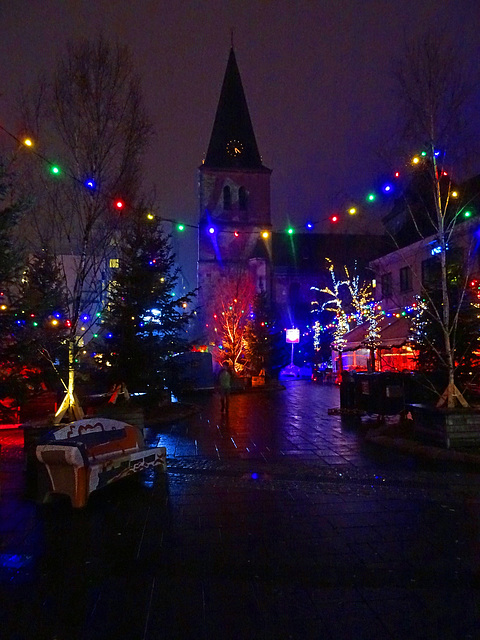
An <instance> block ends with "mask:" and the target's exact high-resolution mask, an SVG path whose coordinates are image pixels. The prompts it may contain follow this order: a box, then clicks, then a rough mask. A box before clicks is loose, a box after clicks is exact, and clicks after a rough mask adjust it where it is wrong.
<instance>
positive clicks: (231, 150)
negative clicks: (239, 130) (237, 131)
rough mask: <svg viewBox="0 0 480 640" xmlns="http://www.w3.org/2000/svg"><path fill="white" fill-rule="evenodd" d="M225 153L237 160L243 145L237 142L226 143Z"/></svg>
mask: <svg viewBox="0 0 480 640" xmlns="http://www.w3.org/2000/svg"><path fill="white" fill-rule="evenodd" d="M227 153H228V155H229V156H231V157H232V158H238V157H239V156H241V155H242V153H243V144H242V143H241V142H240V141H239V140H229V142H227Z"/></svg>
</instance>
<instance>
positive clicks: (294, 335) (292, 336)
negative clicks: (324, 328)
mask: <svg viewBox="0 0 480 640" xmlns="http://www.w3.org/2000/svg"><path fill="white" fill-rule="evenodd" d="M286 339H287V342H288V343H289V344H297V343H298V342H300V329H287V331H286Z"/></svg>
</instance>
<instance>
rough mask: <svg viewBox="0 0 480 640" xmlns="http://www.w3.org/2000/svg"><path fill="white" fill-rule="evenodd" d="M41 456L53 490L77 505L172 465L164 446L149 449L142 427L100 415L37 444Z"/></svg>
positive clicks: (80, 422) (75, 423)
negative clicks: (118, 482) (113, 485)
mask: <svg viewBox="0 0 480 640" xmlns="http://www.w3.org/2000/svg"><path fill="white" fill-rule="evenodd" d="M36 456H37V458H38V460H39V461H40V462H41V463H43V464H44V465H45V466H46V468H47V471H48V475H49V477H50V481H51V485H52V487H51V490H50V492H49V493H61V494H66V495H68V496H69V497H70V499H71V501H72V505H73V506H74V507H84V506H85V505H86V504H87V500H88V497H89V495H90V494H91V493H92V492H93V491H96V490H97V489H100V488H101V487H104V486H106V485H107V484H110V483H111V482H115V481H116V480H121V479H122V478H125V477H128V476H130V475H132V474H134V473H138V472H139V471H143V470H144V469H151V468H153V467H157V466H158V467H160V468H161V470H162V471H165V470H166V466H167V465H166V449H165V447H153V448H148V447H145V442H144V438H143V433H142V430H141V429H140V428H139V427H137V426H134V425H131V424H126V423H125V422H120V421H118V420H110V419H107V418H95V417H91V418H86V419H83V420H77V421H75V422H71V423H70V424H67V425H65V426H63V427H60V428H59V429H56V430H55V431H53V432H52V433H51V437H50V438H49V441H48V442H47V443H45V444H39V445H37V448H36Z"/></svg>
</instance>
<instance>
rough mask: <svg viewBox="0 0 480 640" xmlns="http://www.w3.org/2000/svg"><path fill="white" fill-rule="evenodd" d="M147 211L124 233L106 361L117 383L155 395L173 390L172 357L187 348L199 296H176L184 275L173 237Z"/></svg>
mask: <svg viewBox="0 0 480 640" xmlns="http://www.w3.org/2000/svg"><path fill="white" fill-rule="evenodd" d="M152 218H153V216H151V215H147V212H146V211H145V209H143V208H140V209H138V210H136V211H135V212H133V214H132V217H131V219H130V220H128V221H127V222H126V224H125V226H124V227H123V229H122V231H121V235H120V237H119V243H118V268H116V269H115V270H114V273H113V276H112V282H111V285H110V291H109V295H108V307H107V311H106V313H105V314H104V326H103V337H104V340H105V358H106V359H107V360H108V362H109V363H110V365H111V371H112V378H113V380H112V381H113V382H116V383H120V382H122V383H125V384H126V385H127V387H128V388H129V389H132V390H135V389H141V390H146V389H148V390H151V391H156V390H158V389H163V387H164V386H165V384H167V385H168V384H170V383H171V381H170V380H169V362H170V359H171V358H172V356H174V355H176V354H178V353H181V352H184V351H186V350H187V348H188V325H189V322H190V320H191V318H192V315H193V313H194V310H193V308H192V299H193V295H194V292H190V293H188V294H186V295H182V296H177V295H176V294H175V287H176V285H177V282H178V278H179V269H178V267H176V266H175V256H174V255H173V253H172V251H171V246H170V242H169V238H168V236H167V235H166V234H165V232H164V231H163V229H162V227H161V225H160V224H159V223H158V222H157V221H156V220H154V219H152Z"/></svg>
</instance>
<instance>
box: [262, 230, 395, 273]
mask: <svg viewBox="0 0 480 640" xmlns="http://www.w3.org/2000/svg"><path fill="white" fill-rule="evenodd" d="M392 248H393V246H392V244H391V242H390V240H389V239H388V237H386V236H378V235H366V234H343V233H295V234H294V235H286V234H285V233H272V254H273V263H274V267H275V268H280V269H282V268H283V269H288V270H295V271H296V272H312V271H317V272H318V271H320V270H322V269H324V268H326V266H327V265H326V259H327V258H328V259H329V260H331V262H333V265H334V268H335V270H336V271H338V272H339V273H340V272H341V273H342V274H343V267H344V266H346V267H348V268H349V269H350V270H353V269H354V267H355V266H357V268H358V269H359V270H363V269H364V268H366V267H367V266H368V264H369V262H370V261H371V260H375V258H379V257H380V256H382V255H385V254H386V253H389V252H390V251H392Z"/></svg>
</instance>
